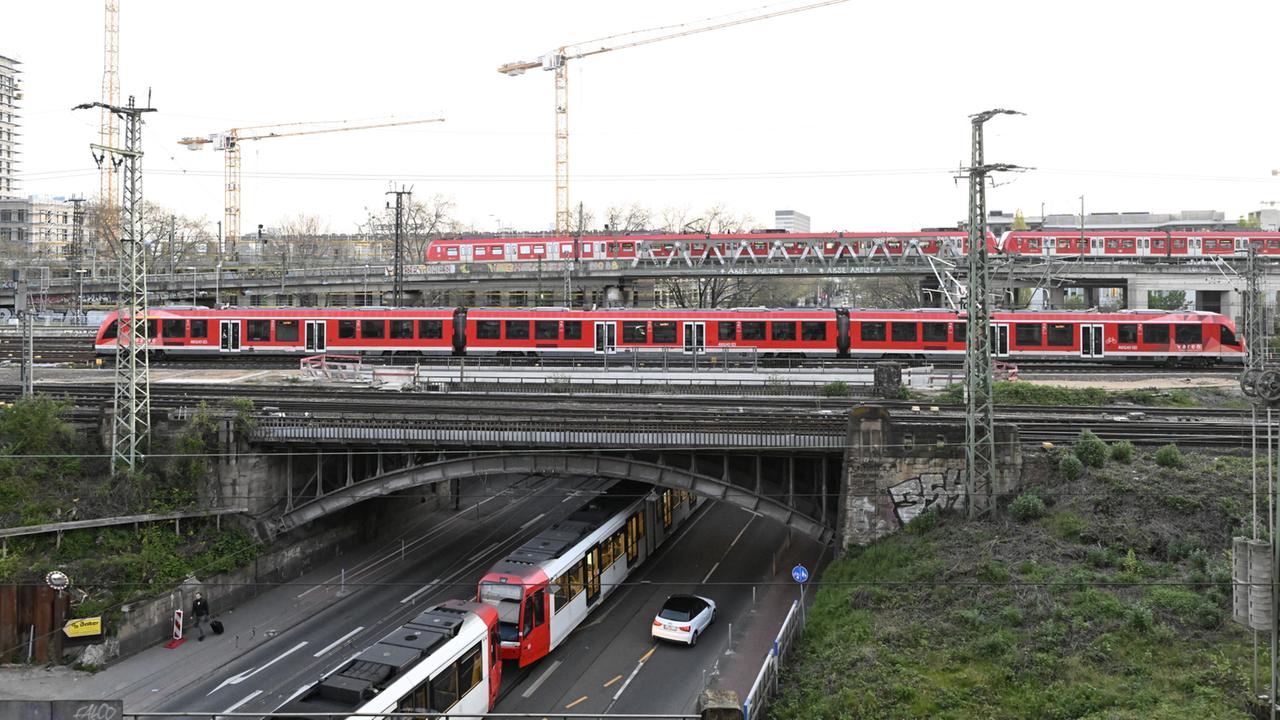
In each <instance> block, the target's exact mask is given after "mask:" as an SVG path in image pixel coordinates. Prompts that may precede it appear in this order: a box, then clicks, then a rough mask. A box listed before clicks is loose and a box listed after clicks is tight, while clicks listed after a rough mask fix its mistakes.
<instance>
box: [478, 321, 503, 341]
mask: <svg viewBox="0 0 1280 720" xmlns="http://www.w3.org/2000/svg"><path fill="white" fill-rule="evenodd" d="M500 337H502V323H500V322H498V321H497V320H477V321H476V338H477V339H480V340H497V339H498V338H500Z"/></svg>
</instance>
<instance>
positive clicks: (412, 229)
mask: <svg viewBox="0 0 1280 720" xmlns="http://www.w3.org/2000/svg"><path fill="white" fill-rule="evenodd" d="M454 209H455V205H454V202H453V200H452V199H451V198H448V197H445V196H444V195H440V194H436V195H432V196H430V197H428V198H425V199H422V200H419V199H417V198H413V199H411V200H410V201H409V203H408V205H407V206H405V207H404V208H403V213H404V216H403V218H402V219H401V222H402V223H403V229H404V237H405V261H406V262H407V263H416V262H422V261H423V259H425V258H426V256H427V246H428V245H430V244H431V241H432V240H434V239H436V238H439V237H441V236H443V235H449V234H454V233H458V232H461V231H462V230H463V228H462V224H461V223H459V222H458V220H457V219H455V218H454V217H453V211H454ZM365 212H366V213H367V214H368V218H367V219H366V220H365V223H364V225H363V226H362V228H361V229H362V230H363V231H364V232H367V233H369V234H370V235H372V236H374V237H375V238H379V239H382V238H385V239H387V240H388V241H390V242H394V239H395V236H396V209H395V205H387V206H385V207H382V208H379V209H377V210H369V209H368V208H365ZM393 251H394V248H391V247H390V246H388V255H390V253H391V252H393Z"/></svg>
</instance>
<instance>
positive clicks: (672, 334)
mask: <svg viewBox="0 0 1280 720" xmlns="http://www.w3.org/2000/svg"><path fill="white" fill-rule="evenodd" d="M653 341H654V342H655V343H666V344H672V343H674V342H675V341H676V324H675V323H674V322H672V321H670V320H666V321H663V322H658V321H656V320H655V321H654V323H653ZM607 565H608V564H607V563H606V567H607Z"/></svg>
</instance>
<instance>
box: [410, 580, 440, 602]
mask: <svg viewBox="0 0 1280 720" xmlns="http://www.w3.org/2000/svg"><path fill="white" fill-rule="evenodd" d="M438 582H440V578H436V579H435V580H432V581H431V582H429V583H427V584H426V585H423V586H422V587H420V588H418V589H417V590H414V591H413V592H411V593H409V594H408V595H406V596H404V598H403V599H401V600H400V604H401V605H404V604H405V603H407V602H412V601H413V599H414V598H416V597H418V596H419V595H421V594H422V593H424V592H426V591H428V590H430V589H431V588H433V587H435V586H436V583H438Z"/></svg>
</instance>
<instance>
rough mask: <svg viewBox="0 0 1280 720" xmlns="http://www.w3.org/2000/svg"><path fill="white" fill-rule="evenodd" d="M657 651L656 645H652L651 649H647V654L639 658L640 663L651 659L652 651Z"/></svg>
mask: <svg viewBox="0 0 1280 720" xmlns="http://www.w3.org/2000/svg"><path fill="white" fill-rule="evenodd" d="M657 649H658V646H657V645H654V646H653V647H651V648H649V652H647V653H645V654H644V655H641V656H640V662H644V661H645V660H648V659H649V658H650V657H652V656H653V651H654V650H657Z"/></svg>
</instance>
